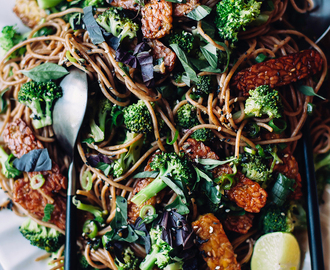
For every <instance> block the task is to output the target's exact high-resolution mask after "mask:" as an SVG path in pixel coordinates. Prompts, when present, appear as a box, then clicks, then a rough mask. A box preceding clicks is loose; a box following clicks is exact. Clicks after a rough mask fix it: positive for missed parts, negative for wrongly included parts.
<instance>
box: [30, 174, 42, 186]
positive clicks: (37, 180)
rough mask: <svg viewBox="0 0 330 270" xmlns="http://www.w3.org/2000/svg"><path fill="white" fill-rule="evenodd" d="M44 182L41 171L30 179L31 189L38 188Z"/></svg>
mask: <svg viewBox="0 0 330 270" xmlns="http://www.w3.org/2000/svg"><path fill="white" fill-rule="evenodd" d="M44 183H45V178H44V176H43V175H42V174H41V173H40V174H37V175H35V176H33V177H32V178H31V181H30V184H31V188H32V189H39V188H41V187H42V186H43V185H44Z"/></svg>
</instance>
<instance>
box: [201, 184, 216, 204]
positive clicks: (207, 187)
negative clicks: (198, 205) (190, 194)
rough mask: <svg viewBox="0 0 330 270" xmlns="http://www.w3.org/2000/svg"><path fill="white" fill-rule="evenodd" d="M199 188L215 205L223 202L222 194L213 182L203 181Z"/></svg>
mask: <svg viewBox="0 0 330 270" xmlns="http://www.w3.org/2000/svg"><path fill="white" fill-rule="evenodd" d="M199 187H200V189H201V190H202V191H203V193H205V195H206V197H207V198H208V199H209V200H210V201H211V202H212V203H213V204H215V205H218V204H219V203H220V202H221V193H220V192H219V191H218V190H217V188H216V187H215V185H214V184H213V182H208V181H203V182H201V185H200V186H199Z"/></svg>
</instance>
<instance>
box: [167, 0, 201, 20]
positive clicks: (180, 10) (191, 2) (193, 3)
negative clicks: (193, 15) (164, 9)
mask: <svg viewBox="0 0 330 270" xmlns="http://www.w3.org/2000/svg"><path fill="white" fill-rule="evenodd" d="M198 5H199V0H187V2H186V3H185V4H173V17H183V16H186V15H187V14H188V13H189V12H190V11H192V10H193V9H195V8H196V7H197V6H198Z"/></svg>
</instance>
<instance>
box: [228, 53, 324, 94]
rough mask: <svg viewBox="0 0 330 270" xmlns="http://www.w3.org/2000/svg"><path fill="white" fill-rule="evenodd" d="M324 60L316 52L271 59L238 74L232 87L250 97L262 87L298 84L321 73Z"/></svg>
mask: <svg viewBox="0 0 330 270" xmlns="http://www.w3.org/2000/svg"><path fill="white" fill-rule="evenodd" d="M322 66H323V59H322V57H321V55H320V54H319V53H318V52H317V51H315V50H312V49H311V50H305V51H301V52H298V53H292V54H288V55H286V56H282V57H279V58H276V59H271V60H268V61H265V62H262V63H259V64H256V65H253V66H251V67H249V68H246V69H243V70H242V71H240V72H238V73H237V75H236V76H235V77H234V78H233V81H232V86H233V87H236V88H237V89H238V90H240V91H243V95H244V96H249V90H250V89H255V88H256V87H258V86H260V85H270V87H272V88H275V87H279V86H283V85H287V84H290V83H292V82H296V81H297V80H301V79H303V78H306V77H308V76H312V75H314V74H316V73H317V72H319V71H321V69H322Z"/></svg>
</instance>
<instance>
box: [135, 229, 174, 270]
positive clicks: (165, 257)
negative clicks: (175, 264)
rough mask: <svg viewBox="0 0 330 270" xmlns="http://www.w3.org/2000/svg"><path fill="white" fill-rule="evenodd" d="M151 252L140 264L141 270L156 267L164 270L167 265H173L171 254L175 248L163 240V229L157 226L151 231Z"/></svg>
mask: <svg viewBox="0 0 330 270" xmlns="http://www.w3.org/2000/svg"><path fill="white" fill-rule="evenodd" d="M149 234H150V240H151V251H150V253H149V254H147V256H146V257H145V259H144V260H143V261H142V263H141V264H140V269H141V270H150V269H153V267H154V266H155V265H157V266H158V267H159V268H161V269H163V268H164V267H165V266H166V265H168V264H170V263H172V259H171V257H170V252H171V251H172V250H173V248H172V247H171V246H170V245H169V244H168V243H166V242H165V241H164V240H162V228H161V227H159V226H157V227H156V228H151V230H150V233H149Z"/></svg>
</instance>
